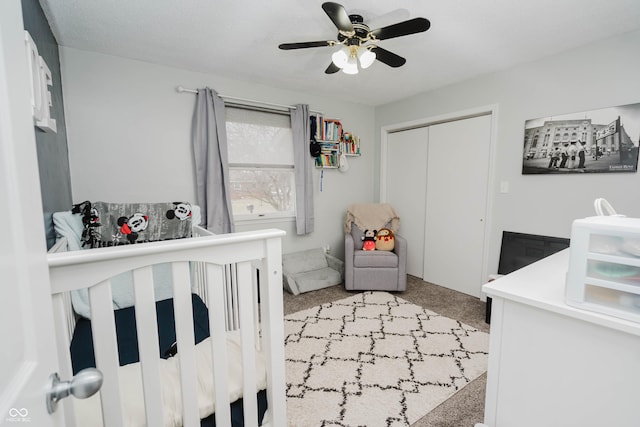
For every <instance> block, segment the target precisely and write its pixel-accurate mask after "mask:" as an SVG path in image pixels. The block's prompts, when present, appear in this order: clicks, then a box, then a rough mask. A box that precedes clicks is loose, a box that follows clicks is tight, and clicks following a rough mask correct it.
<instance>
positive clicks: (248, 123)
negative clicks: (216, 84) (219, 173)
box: [226, 107, 295, 220]
mask: <svg viewBox="0 0 640 427" xmlns="http://www.w3.org/2000/svg"><path fill="white" fill-rule="evenodd" d="M226 114H227V117H226V129H227V141H228V146H229V177H230V181H231V182H230V184H231V185H230V188H231V195H230V196H231V205H232V209H233V217H234V219H236V220H242V219H257V218H270V217H271V218H274V217H294V216H295V180H294V171H293V133H292V131H291V119H290V117H289V114H288V113H284V114H281V113H277V112H265V111H256V110H252V109H248V108H246V109H245V108H238V107H227V108H226Z"/></svg>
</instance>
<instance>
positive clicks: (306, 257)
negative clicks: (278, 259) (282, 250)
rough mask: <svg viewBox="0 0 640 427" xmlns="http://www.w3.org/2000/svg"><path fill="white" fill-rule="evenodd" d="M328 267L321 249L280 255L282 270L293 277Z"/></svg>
mask: <svg viewBox="0 0 640 427" xmlns="http://www.w3.org/2000/svg"><path fill="white" fill-rule="evenodd" d="M328 266H329V264H328V263H327V258H326V257H325V256H324V249H322V248H316V249H309V250H306V251H301V252H294V253H290V254H285V255H282V269H283V271H284V273H285V274H290V275H295V274H298V273H302V272H305V271H313V270H321V269H323V268H326V267H328Z"/></svg>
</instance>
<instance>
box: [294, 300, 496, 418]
mask: <svg viewBox="0 0 640 427" xmlns="http://www.w3.org/2000/svg"><path fill="white" fill-rule="evenodd" d="M285 337H286V338H285V355H286V379H287V418H288V420H289V422H288V424H289V427H356V426H366V427H378V426H380V427H400V426H409V425H410V424H411V423H414V422H415V421H417V420H418V419H420V418H422V417H423V416H424V415H426V414H427V413H428V412H429V411H431V410H432V409H434V408H435V407H436V406H438V405H439V404H440V403H442V402H443V401H445V400H446V399H447V398H449V397H450V396H451V395H453V394H454V393H455V392H457V391H458V390H460V389H461V388H462V387H464V386H465V385H467V384H468V383H469V382H471V381H472V380H474V379H475V378H477V377H478V376H480V375H481V374H483V373H484V372H485V371H486V370H487V355H488V351H489V335H488V334H486V333H484V332H481V331H478V330H477V329H475V328H472V327H471V326H468V325H465V324H462V323H460V322H458V321H457V320H453V319H449V318H447V317H444V316H440V315H439V314H437V313H434V312H432V311H429V310H426V309H424V308H422V307H419V306H417V305H414V304H411V303H409V302H407V301H405V300H403V299H402V298H399V297H397V296H395V295H392V294H390V293H388V292H364V293H361V294H357V295H354V296H352V297H349V298H345V299H342V300H339V301H335V302H331V303H327V304H323V305H321V306H317V307H313V308H310V309H308V310H303V311H300V312H297V313H294V314H290V315H287V316H285Z"/></svg>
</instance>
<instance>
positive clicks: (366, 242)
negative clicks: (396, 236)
mask: <svg viewBox="0 0 640 427" xmlns="http://www.w3.org/2000/svg"><path fill="white" fill-rule="evenodd" d="M377 234H378V230H364V236H362V250H363V251H375V250H376V235H377Z"/></svg>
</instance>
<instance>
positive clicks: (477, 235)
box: [423, 115, 491, 297]
mask: <svg viewBox="0 0 640 427" xmlns="http://www.w3.org/2000/svg"><path fill="white" fill-rule="evenodd" d="M490 145H491V116H490V115H486V116H480V117H474V118H470V119H464V120H457V121H453V122H447V123H441V124H437V125H432V126H430V127H429V144H428V153H427V180H426V182H427V191H426V215H425V234H424V236H425V237H424V240H425V243H424V245H425V250H424V267H423V268H424V275H423V278H424V280H425V281H427V282H430V283H435V284H437V285H440V286H444V287H447V288H449V289H453V290H456V291H459V292H463V293H465V294H468V295H473V296H477V297H479V296H480V288H481V285H482V283H484V279H483V277H482V267H483V264H482V263H483V254H484V239H485V216H486V208H487V192H488V188H487V187H488V177H489V155H490V153H489V151H490Z"/></svg>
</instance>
